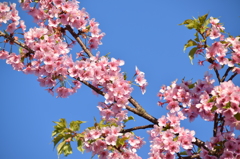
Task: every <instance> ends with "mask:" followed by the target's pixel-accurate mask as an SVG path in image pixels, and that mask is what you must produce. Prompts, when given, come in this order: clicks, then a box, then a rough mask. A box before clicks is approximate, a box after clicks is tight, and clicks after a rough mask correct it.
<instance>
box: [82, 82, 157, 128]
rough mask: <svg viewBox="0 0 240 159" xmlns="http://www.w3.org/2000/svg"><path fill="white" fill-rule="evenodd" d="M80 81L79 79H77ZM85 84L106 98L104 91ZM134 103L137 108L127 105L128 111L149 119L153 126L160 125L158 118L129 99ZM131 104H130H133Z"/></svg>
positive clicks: (86, 83) (131, 99) (130, 99)
mask: <svg viewBox="0 0 240 159" xmlns="http://www.w3.org/2000/svg"><path fill="white" fill-rule="evenodd" d="M77 80H79V79H77ZM79 81H80V82H82V83H83V84H85V85H86V86H88V87H89V88H91V89H92V90H94V91H95V92H97V93H98V94H100V95H102V96H104V95H105V93H104V92H103V91H101V90H100V89H99V88H97V87H95V86H93V85H92V84H90V83H88V82H87V81H81V80H79ZM130 101H131V102H132V103H133V104H136V105H137V106H136V108H133V107H130V106H128V105H126V109H127V110H129V111H131V112H133V113H134V114H136V115H138V116H141V117H143V118H145V119H147V120H148V121H150V122H152V123H153V124H158V121H157V119H156V118H154V117H153V116H151V115H150V114H148V113H147V112H146V111H145V110H144V109H143V108H138V107H141V106H140V105H139V104H138V103H137V102H136V101H135V100H134V99H133V98H132V97H131V98H129V102H130ZM131 102H130V103H131Z"/></svg>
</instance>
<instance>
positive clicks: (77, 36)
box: [66, 25, 93, 57]
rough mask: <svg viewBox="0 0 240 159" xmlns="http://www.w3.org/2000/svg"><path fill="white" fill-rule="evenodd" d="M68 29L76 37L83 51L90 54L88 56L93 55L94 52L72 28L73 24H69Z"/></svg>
mask: <svg viewBox="0 0 240 159" xmlns="http://www.w3.org/2000/svg"><path fill="white" fill-rule="evenodd" d="M66 30H68V31H69V32H70V34H71V35H72V36H73V37H74V38H75V39H76V41H77V42H78V44H79V45H80V46H81V47H82V49H83V51H84V52H85V53H86V54H87V55H88V57H92V56H93V54H92V53H91V51H90V50H89V49H88V48H87V47H86V45H85V44H84V43H83V42H82V40H81V39H80V37H79V35H78V34H76V33H75V32H74V30H73V29H72V28H71V26H69V25H67V26H66Z"/></svg>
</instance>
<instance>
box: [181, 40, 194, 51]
mask: <svg viewBox="0 0 240 159" xmlns="http://www.w3.org/2000/svg"><path fill="white" fill-rule="evenodd" d="M195 45H197V43H196V42H195V41H193V40H192V39H190V40H188V42H187V44H185V45H184V48H183V51H185V50H186V48H188V47H190V46H195Z"/></svg>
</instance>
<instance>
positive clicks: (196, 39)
mask: <svg viewBox="0 0 240 159" xmlns="http://www.w3.org/2000/svg"><path fill="white" fill-rule="evenodd" d="M194 36H196V38H195V39H194V40H195V41H197V42H200V40H199V36H198V32H196V33H195V34H194Z"/></svg>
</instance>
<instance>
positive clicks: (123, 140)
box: [117, 137, 128, 146]
mask: <svg viewBox="0 0 240 159" xmlns="http://www.w3.org/2000/svg"><path fill="white" fill-rule="evenodd" d="M127 139H128V137H123V138H118V139H117V146H119V145H121V146H123V145H124V144H125V141H126V140H127Z"/></svg>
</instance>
